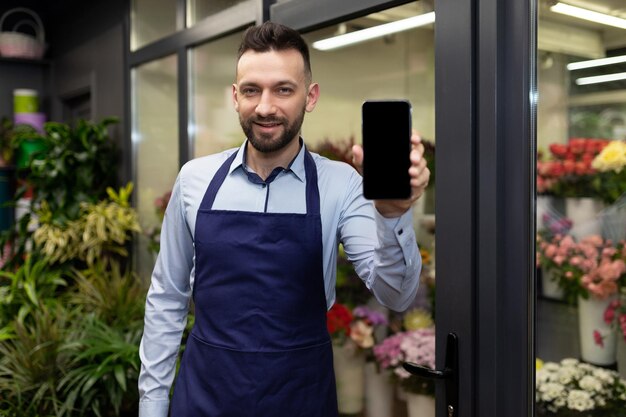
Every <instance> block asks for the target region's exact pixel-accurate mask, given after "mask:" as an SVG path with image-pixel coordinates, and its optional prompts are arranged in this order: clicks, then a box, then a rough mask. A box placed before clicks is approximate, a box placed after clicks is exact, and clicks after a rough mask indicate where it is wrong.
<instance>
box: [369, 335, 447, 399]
mask: <svg viewBox="0 0 626 417" xmlns="http://www.w3.org/2000/svg"><path fill="white" fill-rule="evenodd" d="M374 356H375V357H376V361H377V362H378V364H379V365H380V367H381V368H382V369H389V370H391V371H392V377H393V378H394V379H395V380H397V381H398V382H399V383H400V386H402V387H403V388H404V389H406V390H407V391H408V392H411V393H415V394H425V395H434V392H435V386H434V383H433V381H432V380H427V379H424V378H420V377H417V376H415V375H411V374H410V373H408V372H407V371H406V370H405V369H404V368H403V367H402V364H403V363H404V362H413V363H416V364H418V365H422V366H426V367H428V368H431V369H434V368H435V328H434V327H429V328H422V329H417V330H410V331H406V332H400V333H396V334H394V335H392V336H389V337H388V338H386V339H385V340H383V341H382V342H381V343H380V344H378V345H376V346H374Z"/></svg>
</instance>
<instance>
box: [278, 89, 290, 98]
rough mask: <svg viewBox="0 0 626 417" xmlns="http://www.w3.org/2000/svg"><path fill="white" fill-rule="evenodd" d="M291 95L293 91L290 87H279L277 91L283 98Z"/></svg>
mask: <svg viewBox="0 0 626 417" xmlns="http://www.w3.org/2000/svg"><path fill="white" fill-rule="evenodd" d="M291 93H293V89H292V88H290V87H280V88H279V89H278V94H280V95H283V96H285V95H289V94H291Z"/></svg>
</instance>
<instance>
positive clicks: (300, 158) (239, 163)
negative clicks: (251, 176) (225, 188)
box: [228, 138, 306, 182]
mask: <svg viewBox="0 0 626 417" xmlns="http://www.w3.org/2000/svg"><path fill="white" fill-rule="evenodd" d="M299 140H300V145H301V146H300V151H299V152H298V154H297V155H296V157H295V158H294V159H293V161H291V163H290V164H289V166H288V167H287V169H286V171H291V172H293V174H294V175H295V176H296V178H298V179H299V180H300V181H302V182H304V180H305V178H306V174H305V172H304V152H305V149H306V147H305V145H304V142H303V141H302V138H299ZM247 144H248V141H247V140H246V141H244V142H243V144H242V145H241V146H240V147H239V150H238V151H237V156H236V157H235V159H234V160H233V162H232V164H230V169H229V170H228V175H230V174H232V173H233V172H234V171H236V170H237V169H238V168H241V169H242V170H244V171H245V162H244V159H245V157H246V145H247Z"/></svg>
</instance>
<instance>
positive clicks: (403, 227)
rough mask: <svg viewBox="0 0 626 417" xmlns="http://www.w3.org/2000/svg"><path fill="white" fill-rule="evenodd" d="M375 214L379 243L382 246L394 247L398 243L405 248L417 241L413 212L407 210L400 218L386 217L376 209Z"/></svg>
mask: <svg viewBox="0 0 626 417" xmlns="http://www.w3.org/2000/svg"><path fill="white" fill-rule="evenodd" d="M374 213H375V214H374V218H375V219H376V226H377V227H376V230H377V233H378V241H379V242H380V245H381V246H387V245H394V244H396V242H397V243H400V246H402V247H404V246H405V245H406V244H407V243H408V242H410V241H411V240H413V241H415V231H414V230H413V212H412V210H407V211H406V213H404V214H403V215H402V216H400V217H391V218H389V217H384V216H383V215H382V214H380V213H379V212H378V210H376V209H374Z"/></svg>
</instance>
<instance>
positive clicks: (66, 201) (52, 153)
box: [0, 118, 117, 268]
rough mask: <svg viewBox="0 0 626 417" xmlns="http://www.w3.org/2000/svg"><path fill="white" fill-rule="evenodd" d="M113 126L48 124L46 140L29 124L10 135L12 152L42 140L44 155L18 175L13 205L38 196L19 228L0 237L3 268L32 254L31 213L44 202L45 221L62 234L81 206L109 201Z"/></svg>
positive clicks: (114, 161) (113, 160)
mask: <svg viewBox="0 0 626 417" xmlns="http://www.w3.org/2000/svg"><path fill="white" fill-rule="evenodd" d="M114 123H116V119H115V118H106V119H104V120H102V121H101V122H99V123H92V122H87V121H84V120H80V121H78V123H77V124H76V126H75V127H71V126H69V125H67V124H64V123H55V122H48V123H46V124H45V125H44V130H45V134H43V135H40V134H38V133H36V132H34V130H33V129H32V128H28V127H27V126H25V125H24V126H18V127H16V129H15V131H14V132H13V133H12V135H11V138H12V139H11V143H12V144H13V146H14V147H17V146H19V144H20V142H21V141H24V140H32V139H39V140H41V141H43V143H44V147H45V149H46V151H45V152H38V153H37V154H35V155H33V157H32V158H31V160H30V161H29V165H28V167H27V168H26V169H24V170H20V172H19V173H18V174H19V176H21V177H22V179H23V180H24V181H23V182H22V184H23V185H22V186H20V187H19V188H18V190H17V191H16V195H15V201H18V199H19V198H21V197H22V196H23V195H24V194H26V192H27V191H28V190H30V189H34V190H35V194H34V198H33V199H32V200H31V201H30V207H29V210H28V212H27V214H26V215H24V216H23V217H22V218H21V219H20V220H19V221H18V222H17V224H16V227H15V228H9V229H8V230H5V231H3V232H2V233H1V234H0V251H1V252H2V255H3V256H4V257H5V259H6V263H5V267H8V268H16V267H18V266H19V265H20V262H21V260H22V259H23V258H24V256H25V255H26V254H27V253H28V252H29V251H30V249H29V248H30V246H31V244H32V238H33V236H32V235H33V232H32V228H31V227H29V225H30V224H31V221H34V220H35V218H33V216H32V215H31V214H30V213H31V212H36V211H38V210H39V209H40V208H41V207H42V206H43V205H44V203H43V202H44V201H45V206H46V210H47V213H46V214H47V216H48V218H47V222H48V223H49V224H54V225H55V226H56V227H59V228H60V229H61V230H64V229H65V227H66V226H67V223H69V222H71V221H73V220H76V219H77V218H78V217H79V215H80V212H81V203H84V202H86V203H95V202H97V201H100V200H101V199H103V198H105V197H106V195H107V194H106V189H107V187H110V186H115V185H116V175H117V174H116V173H117V151H116V147H115V145H114V143H113V142H112V141H111V140H110V138H109V136H108V127H109V126H110V125H111V124H114ZM7 248H8V253H6V252H7Z"/></svg>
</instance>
